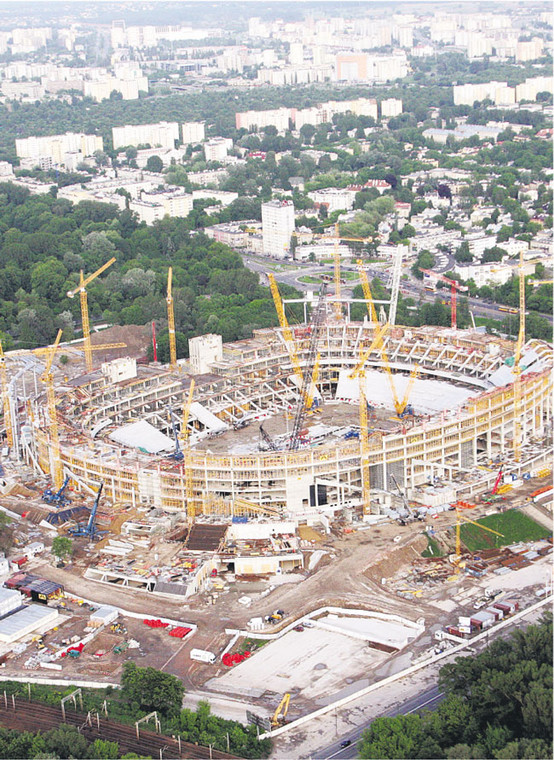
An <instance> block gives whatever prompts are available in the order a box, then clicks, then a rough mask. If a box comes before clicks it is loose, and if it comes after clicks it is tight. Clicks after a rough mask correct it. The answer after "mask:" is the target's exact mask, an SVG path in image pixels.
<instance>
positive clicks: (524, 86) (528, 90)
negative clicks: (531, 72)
mask: <svg viewBox="0 0 554 760" xmlns="http://www.w3.org/2000/svg"><path fill="white" fill-rule="evenodd" d="M539 92H552V77H534V78H533V79H526V80H525V82H522V83H521V84H518V85H517V86H516V101H517V102H518V103H519V102H520V101H521V100H535V99H536V97H537V94H538V93H539Z"/></svg>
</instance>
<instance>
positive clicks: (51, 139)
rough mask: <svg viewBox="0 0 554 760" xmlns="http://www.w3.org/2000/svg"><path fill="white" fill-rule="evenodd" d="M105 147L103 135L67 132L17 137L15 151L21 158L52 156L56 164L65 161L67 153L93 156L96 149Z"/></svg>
mask: <svg viewBox="0 0 554 760" xmlns="http://www.w3.org/2000/svg"><path fill="white" fill-rule="evenodd" d="M102 149H103V141H102V138H101V137H97V136H96V135H85V134H83V133H82V132H79V133H75V132H66V133H65V134H64V135H48V136H46V137H26V138H23V139H16V141H15V152H16V155H17V156H19V158H32V159H37V160H38V159H40V158H45V157H50V158H52V160H53V162H54V164H55V165H62V164H63V163H64V156H65V154H66V153H73V152H80V153H81V154H82V155H83V156H92V155H93V153H94V152H95V151H96V150H102Z"/></svg>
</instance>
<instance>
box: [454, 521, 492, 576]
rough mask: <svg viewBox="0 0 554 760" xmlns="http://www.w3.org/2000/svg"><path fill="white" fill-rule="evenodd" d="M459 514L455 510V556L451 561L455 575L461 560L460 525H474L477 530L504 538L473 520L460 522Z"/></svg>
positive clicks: (458, 570)
mask: <svg viewBox="0 0 554 760" xmlns="http://www.w3.org/2000/svg"><path fill="white" fill-rule="evenodd" d="M461 514H462V513H461V510H460V509H456V556H455V559H454V560H453V564H454V565H455V566H456V569H455V571H454V572H455V574H456V575H457V574H458V573H459V572H460V562H461V558H462V539H461V538H460V528H461V527H462V525H466V523H470V524H471V525H476V526H477V527H478V528H481V530H486V531H488V532H489V533H494V534H495V535H496V536H500V537H501V538H504V534H503V533H499V532H498V531H497V530H493V529H492V528H487V526H486V525H481V523H478V522H475V520H464V521H463V522H462V519H461Z"/></svg>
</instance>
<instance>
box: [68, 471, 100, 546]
mask: <svg viewBox="0 0 554 760" xmlns="http://www.w3.org/2000/svg"><path fill="white" fill-rule="evenodd" d="M103 488H104V483H100V488H99V489H98V491H97V493H96V498H95V500H94V504H93V506H92V510H91V512H90V516H89V518H88V522H87V523H86V524H85V523H79V524H78V525H76V526H75V527H74V528H70V529H69V533H70V534H71V535H72V536H75V537H76V538H77V537H78V536H86V537H87V538H89V539H90V540H91V541H96V540H97V539H98V538H99V537H100V536H101V535H103V534H104V533H107V532H108V531H107V530H98V528H97V527H96V513H97V512H98V504H99V503H100V496H101V495H102V489H103Z"/></svg>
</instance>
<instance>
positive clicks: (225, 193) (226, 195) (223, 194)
mask: <svg viewBox="0 0 554 760" xmlns="http://www.w3.org/2000/svg"><path fill="white" fill-rule="evenodd" d="M238 197H239V194H238V193H233V192H231V191H230V190H193V191H192V200H193V201H195V200H207V199H208V198H213V200H214V201H217V202H218V203H221V205H222V206H230V205H231V203H232V202H233V201H236V200H237V198H238Z"/></svg>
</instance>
